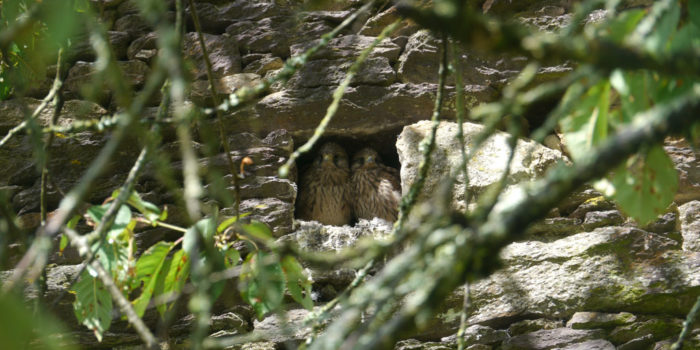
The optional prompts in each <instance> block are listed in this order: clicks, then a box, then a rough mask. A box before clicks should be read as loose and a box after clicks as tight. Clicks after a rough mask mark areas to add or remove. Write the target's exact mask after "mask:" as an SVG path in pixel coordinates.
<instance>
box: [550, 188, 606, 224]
mask: <svg viewBox="0 0 700 350" xmlns="http://www.w3.org/2000/svg"><path fill="white" fill-rule="evenodd" d="M602 196H603V195H602V194H601V193H600V192H598V191H596V190H594V189H592V188H590V187H585V188H584V189H583V190H580V191H576V192H574V193H572V194H570V195H569V196H568V197H566V198H565V199H564V200H562V201H561V202H560V203H559V204H557V208H558V209H559V212H560V213H561V214H562V215H564V216H569V214H571V213H572V212H573V211H574V210H576V209H577V208H578V207H579V206H580V205H581V204H582V203H584V202H586V201H588V200H589V199H592V198H597V197H602ZM575 217H578V218H579V219H581V220H583V218H584V217H585V213H584V215H580V214H577V215H576V216H575Z"/></svg>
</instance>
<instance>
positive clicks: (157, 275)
mask: <svg viewBox="0 0 700 350" xmlns="http://www.w3.org/2000/svg"><path fill="white" fill-rule="evenodd" d="M173 246H174V245H173V243H166V242H163V241H160V242H158V243H156V244H154V245H153V246H151V247H150V248H148V250H146V251H145V252H144V253H143V254H142V255H141V257H140V258H139V260H138V262H137V263H136V281H137V282H139V283H141V282H143V290H142V291H141V295H139V297H138V298H136V300H134V301H133V304H134V311H136V314H137V315H139V317H142V316H143V313H144V312H145V311H146V307H147V306H148V303H149V302H150V301H151V297H152V296H153V294H154V292H155V291H156V286H157V284H158V283H159V282H160V283H162V279H163V278H165V273H163V272H166V273H167V272H168V269H163V266H164V265H165V263H166V259H167V257H168V253H170V250H171V249H172V248H173Z"/></svg>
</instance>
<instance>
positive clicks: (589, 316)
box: [566, 312, 637, 329]
mask: <svg viewBox="0 0 700 350" xmlns="http://www.w3.org/2000/svg"><path fill="white" fill-rule="evenodd" d="M636 320H637V317H636V316H634V315H633V314H631V313H629V312H620V313H617V314H609V313H603V312H577V313H575V314H574V316H572V317H571V319H570V320H569V322H567V323H566V326H567V327H569V328H573V329H593V328H612V327H615V326H621V325H625V324H628V323H632V322H634V321H636Z"/></svg>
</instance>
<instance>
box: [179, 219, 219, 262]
mask: <svg viewBox="0 0 700 350" xmlns="http://www.w3.org/2000/svg"><path fill="white" fill-rule="evenodd" d="M215 225H216V222H215V221H214V219H212V218H206V219H202V220H199V221H197V223H196V224H194V226H192V227H190V228H188V229H187V232H185V236H184V238H183V240H182V248H183V249H184V250H185V252H187V254H188V255H189V256H192V255H195V253H197V254H202V253H201V251H203V250H204V249H203V247H199V249H198V251H197V252H195V248H196V247H197V246H198V245H199V243H198V237H197V234H199V236H200V237H201V238H202V239H203V242H205V243H212V244H213V241H214V234H215V232H216V231H215V227H216V226H215Z"/></svg>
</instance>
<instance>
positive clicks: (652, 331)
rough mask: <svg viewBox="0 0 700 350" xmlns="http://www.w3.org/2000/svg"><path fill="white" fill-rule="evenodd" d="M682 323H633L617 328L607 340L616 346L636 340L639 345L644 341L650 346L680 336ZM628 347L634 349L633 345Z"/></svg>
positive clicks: (657, 320)
mask: <svg viewBox="0 0 700 350" xmlns="http://www.w3.org/2000/svg"><path fill="white" fill-rule="evenodd" d="M681 322H682V321H681V320H679V319H649V320H646V321H638V322H633V323H630V324H627V325H623V326H618V327H616V328H615V329H613V330H612V331H611V332H610V334H609V336H608V337H607V339H608V340H610V341H611V342H613V343H614V344H616V345H620V344H624V343H628V342H631V341H635V340H636V342H637V343H638V342H642V341H643V343H644V344H646V345H649V344H651V343H653V342H654V341H656V340H661V339H664V338H666V337H669V336H671V335H675V334H678V332H680V330H681ZM647 336H651V337H647ZM640 338H642V339H640ZM628 346H629V347H630V348H632V346H631V345H628Z"/></svg>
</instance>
